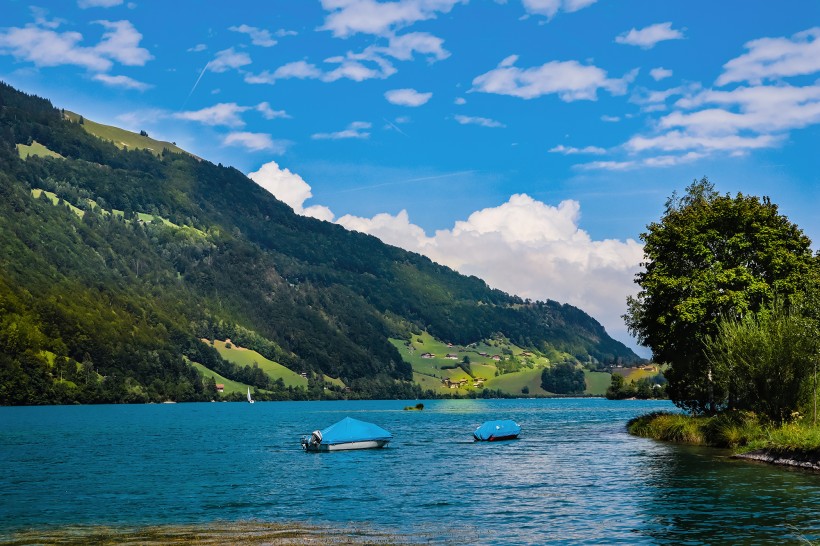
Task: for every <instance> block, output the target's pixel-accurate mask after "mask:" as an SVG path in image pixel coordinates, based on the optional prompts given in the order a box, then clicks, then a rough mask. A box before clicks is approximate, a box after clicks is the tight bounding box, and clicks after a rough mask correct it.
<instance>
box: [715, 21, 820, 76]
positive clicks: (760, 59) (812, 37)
mask: <svg viewBox="0 0 820 546" xmlns="http://www.w3.org/2000/svg"><path fill="white" fill-rule="evenodd" d="M819 38H820V27H814V28H811V29H809V30H805V31H803V32H798V33H797V34H795V35H794V36H792V37H791V38H761V39H759V40H752V41H751V42H748V43H746V49H748V50H749V51H748V52H747V53H745V54H743V55H741V56H740V57H737V58H735V59H732V60H731V61H729V62H727V63H726V64H725V65H723V69H724V71H723V74H721V75H720V77H719V78H718V79H717V85H726V84H729V83H734V82H750V83H754V84H759V83H761V82H762V81H763V80H776V79H779V78H785V77H790V76H802V75H807V74H814V73H816V72H820V39H819Z"/></svg>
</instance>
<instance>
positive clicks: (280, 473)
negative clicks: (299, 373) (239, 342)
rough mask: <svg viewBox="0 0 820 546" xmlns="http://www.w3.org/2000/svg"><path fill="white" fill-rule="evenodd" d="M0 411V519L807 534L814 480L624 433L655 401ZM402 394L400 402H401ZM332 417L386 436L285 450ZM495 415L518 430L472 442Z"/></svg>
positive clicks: (453, 531)
mask: <svg viewBox="0 0 820 546" xmlns="http://www.w3.org/2000/svg"><path fill="white" fill-rule="evenodd" d="M410 403H411V402H405V401H361V402H274V403H258V404H254V405H249V404H241V403H233V404H230V403H223V404H206V403H203V404H165V405H118V406H57V407H2V408H0V423H3V425H2V427H0V446H2V448H0V466H2V468H4V469H6V471H5V472H4V473H3V474H2V477H0V499H2V500H0V508H1V509H0V528H2V529H3V533H4V535H0V539H8V537H10V536H11V534H12V533H14V532H15V531H19V530H26V529H43V528H53V527H61V526H66V525H76V524H81V525H85V524H88V525H113V526H133V525H176V524H190V523H194V524H206V523H207V524H212V523H214V522H240V521H256V522H270V523H284V524H288V523H293V524H311V525H318V526H322V527H327V528H330V529H334V530H339V529H342V530H343V529H348V528H349V529H357V528H365V529H371V530H374V531H378V532H389V533H391V534H394V535H397V536H399V537H402V541H407V542H428V541H432V542H435V543H454V542H462V543H505V544H535V543H545V542H558V543H561V542H565V543H590V544H600V543H629V544H634V543H642V544H653V543H662V544H672V543H674V544H681V543H684V542H686V543H690V544H701V543H703V544H706V543H708V544H721V543H725V544H738V543H744V544H750V543H757V544H764V543H772V542H775V541H779V542H798V540H799V537H800V536H802V537H808V538H814V539H816V538H817V536H818V535H820V516H818V511H817V506H820V476H818V475H817V474H812V473H806V472H800V471H793V470H786V469H782V468H778V467H771V466H765V465H759V464H754V463H749V462H742V461H735V460H731V459H728V458H727V457H726V453H725V452H722V451H717V450H708V449H702V448H691V447H681V446H674V445H668V444H661V443H657V442H654V441H651V440H645V439H641V438H635V437H632V436H629V435H628V434H627V433H626V431H625V429H624V425H625V423H626V421H627V420H628V419H629V418H631V417H633V416H636V415H638V414H642V413H646V412H648V411H652V410H656V409H666V410H671V409H673V406H672V405H671V404H670V403H669V402H663V401H620V402H616V401H607V400H602V399H550V400H544V399H539V400H452V401H451V400H433V401H425V402H424V405H425V408H424V410H423V411H412V412H410V411H402V408H403V407H404V406H405V405H409V404H410ZM415 403H416V402H415V401H413V402H412V404H415ZM345 416H352V417H355V418H357V419H361V420H365V421H370V422H373V423H376V424H378V425H380V426H382V427H384V428H386V429H387V430H389V431H390V432H392V433H393V435H394V437H395V439H394V440H393V442H392V443H391V444H390V445H389V447H388V448H386V449H383V450H369V451H358V452H336V453H326V454H312V453H304V452H302V450H301V448H300V446H299V437H300V435H302V434H306V433H309V432H311V431H312V430H314V429H319V428H324V427H326V426H328V425H330V424H332V423H334V422H336V421H337V420H339V419H341V418H342V417H345ZM495 418H511V419H514V420H516V421H517V422H518V423H519V424H520V425H521V426H522V429H523V431H522V434H521V437H520V439H519V440H516V441H510V442H501V443H474V442H473V441H472V437H471V432H472V430H473V429H474V428H475V427H476V426H477V425H479V424H481V423H482V422H483V421H485V420H489V419H495Z"/></svg>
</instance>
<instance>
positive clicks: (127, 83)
mask: <svg viewBox="0 0 820 546" xmlns="http://www.w3.org/2000/svg"><path fill="white" fill-rule="evenodd" d="M94 79H95V80H97V81H101V82H103V83H104V84H105V85H110V86H111V87H123V88H125V89H136V90H137V91H145V90H146V89H150V88H151V87H152V86H151V85H149V84H147V83H143V82H141V81H137V80H135V79H133V78H129V77H128V76H110V75H108V74H97V75H95V76H94Z"/></svg>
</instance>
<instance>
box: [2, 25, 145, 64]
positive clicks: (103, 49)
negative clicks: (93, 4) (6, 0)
mask: <svg viewBox="0 0 820 546" xmlns="http://www.w3.org/2000/svg"><path fill="white" fill-rule="evenodd" d="M96 23H97V24H100V25H102V26H103V27H105V29H106V31H105V32H104V33H103V36H102V39H101V40H100V42H99V43H98V44H97V45H94V46H90V47H88V46H81V45H80V42H82V41H83V35H82V34H80V33H79V32H56V31H55V30H54V29H56V28H57V27H58V26H59V22H55V21H51V22H49V21H45V20H44V19H43V18H42V17H40V18H38V23H37V24H35V25H27V26H26V27H23V28H20V27H12V28H6V29H3V30H2V31H0V54H3V55H12V56H13V57H15V58H16V59H18V60H21V61H28V62H31V63H33V64H34V65H36V66H38V67H43V66H62V65H75V66H81V67H83V68H86V69H88V70H91V71H94V72H107V71H108V70H110V69H111V68H112V67H113V66H114V62H119V63H121V64H125V65H129V66H142V65H144V64H145V63H146V62H148V61H149V60H151V59H153V56H152V55H151V54H150V53H149V52H148V50H147V49H144V48H141V47H139V46H138V44H139V42H140V40H141V39H142V34H140V33H139V32H137V30H136V29H135V28H134V26H133V25H132V24H131V23H129V22H128V21H116V22H111V21H97V22H96Z"/></svg>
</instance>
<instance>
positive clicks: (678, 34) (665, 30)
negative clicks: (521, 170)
mask: <svg viewBox="0 0 820 546" xmlns="http://www.w3.org/2000/svg"><path fill="white" fill-rule="evenodd" d="M683 37H684V36H683V32H682V31H680V30H677V29H674V28H672V23H670V22H666V23H658V24H656V25H650V26H648V27H644V28H642V29H640V30H638V29H635V28H633V29H632V30H630V31H629V32H624V33H623V34H621V35H619V36H617V37H616V38H615V41H616V42H617V43H619V44H626V45H634V46H638V47H642V48H643V49H652V48H653V47H655V45H656V44H657V43H659V42H664V41H666V40H681V39H683Z"/></svg>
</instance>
